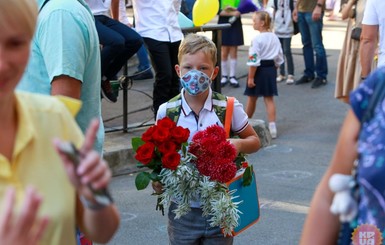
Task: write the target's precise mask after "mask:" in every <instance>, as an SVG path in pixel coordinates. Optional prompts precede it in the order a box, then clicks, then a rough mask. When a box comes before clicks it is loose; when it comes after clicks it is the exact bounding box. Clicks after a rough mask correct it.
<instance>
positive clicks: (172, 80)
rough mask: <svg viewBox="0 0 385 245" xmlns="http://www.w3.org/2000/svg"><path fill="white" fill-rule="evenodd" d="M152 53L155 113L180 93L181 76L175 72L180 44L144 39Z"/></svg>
mask: <svg viewBox="0 0 385 245" xmlns="http://www.w3.org/2000/svg"><path fill="white" fill-rule="evenodd" d="M143 40H144V42H145V44H146V46H147V49H148V51H149V53H150V57H151V62H152V66H153V68H154V71H155V83H154V91H153V107H154V113H155V116H156V113H157V112H158V108H159V106H160V105H161V104H163V103H164V102H167V101H168V100H170V99H171V98H173V97H174V96H176V95H177V94H179V92H180V82H179V76H178V74H177V73H176V71H175V65H176V64H178V49H179V45H180V41H178V42H173V43H171V42H161V41H157V40H155V39H152V38H146V37H145V38H143Z"/></svg>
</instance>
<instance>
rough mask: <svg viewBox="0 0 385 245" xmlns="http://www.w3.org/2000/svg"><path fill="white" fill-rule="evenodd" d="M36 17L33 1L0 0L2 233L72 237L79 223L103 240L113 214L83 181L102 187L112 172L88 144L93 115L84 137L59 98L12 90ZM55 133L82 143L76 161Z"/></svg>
mask: <svg viewBox="0 0 385 245" xmlns="http://www.w3.org/2000/svg"><path fill="white" fill-rule="evenodd" d="M36 18H37V6H36V2H35V1H31V0H12V1H8V0H0V30H1V32H0V210H1V213H0V241H1V244H13V245H18V244H30V245H34V244H44V245H45V244H46V245H57V244H63V245H75V244H76V240H75V227H76V226H77V227H80V228H81V230H82V231H83V232H84V233H85V234H86V236H87V237H88V238H90V239H91V240H94V241H95V242H98V243H106V242H107V241H108V240H110V238H111V237H112V235H113V234H114V232H115V231H116V229H117V227H118V225H119V215H118V211H117V209H116V206H115V205H114V204H113V203H112V202H109V203H100V202H98V201H97V200H96V199H95V198H94V195H92V194H91V192H90V188H89V187H90V186H91V187H92V188H93V189H95V190H100V189H103V188H106V187H107V185H108V183H109V181H110V179H111V172H110V170H109V169H108V166H107V164H106V162H105V161H103V160H102V159H101V158H100V156H99V155H98V154H97V153H96V152H95V151H94V150H93V149H92V148H93V147H92V146H93V143H94V140H95V134H96V131H97V128H98V126H99V125H98V121H94V122H92V123H91V125H90V128H89V130H88V132H87V134H86V136H85V137H83V135H82V133H81V131H80V129H79V128H78V126H77V124H76V122H75V121H74V119H73V115H71V113H70V111H69V110H68V109H67V108H66V106H65V105H64V103H62V102H61V101H60V100H59V99H57V98H55V97H48V96H42V95H33V94H27V93H18V92H15V87H16V85H17V84H18V82H19V80H20V78H21V76H22V75H23V72H24V69H25V67H26V65H27V62H28V57H29V53H30V44H31V40H32V37H33V34H34V30H35V24H36ZM55 139H56V140H55ZM59 139H60V140H65V141H71V142H73V143H74V144H75V145H76V146H78V147H80V153H81V160H80V164H79V165H78V167H77V168H75V167H74V165H73V164H72V162H71V161H70V160H69V158H67V157H66V156H65V155H64V154H63V153H62V152H61V151H60V150H59V149H58V145H59V144H60V143H61V141H60V140H59ZM53 142H54V143H53ZM55 148H56V150H55ZM58 152H59V153H60V154H58Z"/></svg>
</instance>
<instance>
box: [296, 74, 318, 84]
mask: <svg viewBox="0 0 385 245" xmlns="http://www.w3.org/2000/svg"><path fill="white" fill-rule="evenodd" d="M313 79H314V77H308V76H302V77H301V78H300V79H298V80H297V81H295V85H298V84H304V83H308V82H311V81H312V80H313Z"/></svg>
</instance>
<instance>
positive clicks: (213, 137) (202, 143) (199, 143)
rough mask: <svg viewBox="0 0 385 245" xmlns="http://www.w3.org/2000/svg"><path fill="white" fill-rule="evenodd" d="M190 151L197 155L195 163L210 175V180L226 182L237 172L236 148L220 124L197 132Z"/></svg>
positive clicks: (203, 172)
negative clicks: (235, 161)
mask: <svg viewBox="0 0 385 245" xmlns="http://www.w3.org/2000/svg"><path fill="white" fill-rule="evenodd" d="M189 152H190V153H192V154H194V155H195V156H196V157H197V159H196V161H195V164H196V166H197V169H198V171H199V172H200V173H201V174H203V175H206V176H209V177H210V180H213V181H219V182H222V183H225V182H227V181H229V180H231V179H232V178H233V177H234V176H235V174H236V171H237V167H236V165H235V163H234V160H235V158H236V154H237V153H236V150H235V148H234V146H233V145H232V144H231V143H230V142H229V141H227V139H226V133H225V131H224V129H223V128H222V127H220V126H218V125H213V126H210V127H208V128H207V129H206V130H203V131H200V132H198V133H196V134H195V135H194V137H193V139H192V142H191V144H190V147H189Z"/></svg>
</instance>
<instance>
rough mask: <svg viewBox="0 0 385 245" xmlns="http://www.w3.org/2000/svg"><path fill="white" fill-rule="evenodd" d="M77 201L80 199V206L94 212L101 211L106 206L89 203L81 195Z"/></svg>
mask: <svg viewBox="0 0 385 245" xmlns="http://www.w3.org/2000/svg"><path fill="white" fill-rule="evenodd" d="M79 199H80V201H81V202H82V204H83V206H84V207H85V208H87V209H91V210H94V211H97V210H100V209H103V208H105V207H107V206H108V205H106V204H102V203H98V202H91V201H89V200H88V199H87V198H85V197H84V196H82V195H80V196H79Z"/></svg>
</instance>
